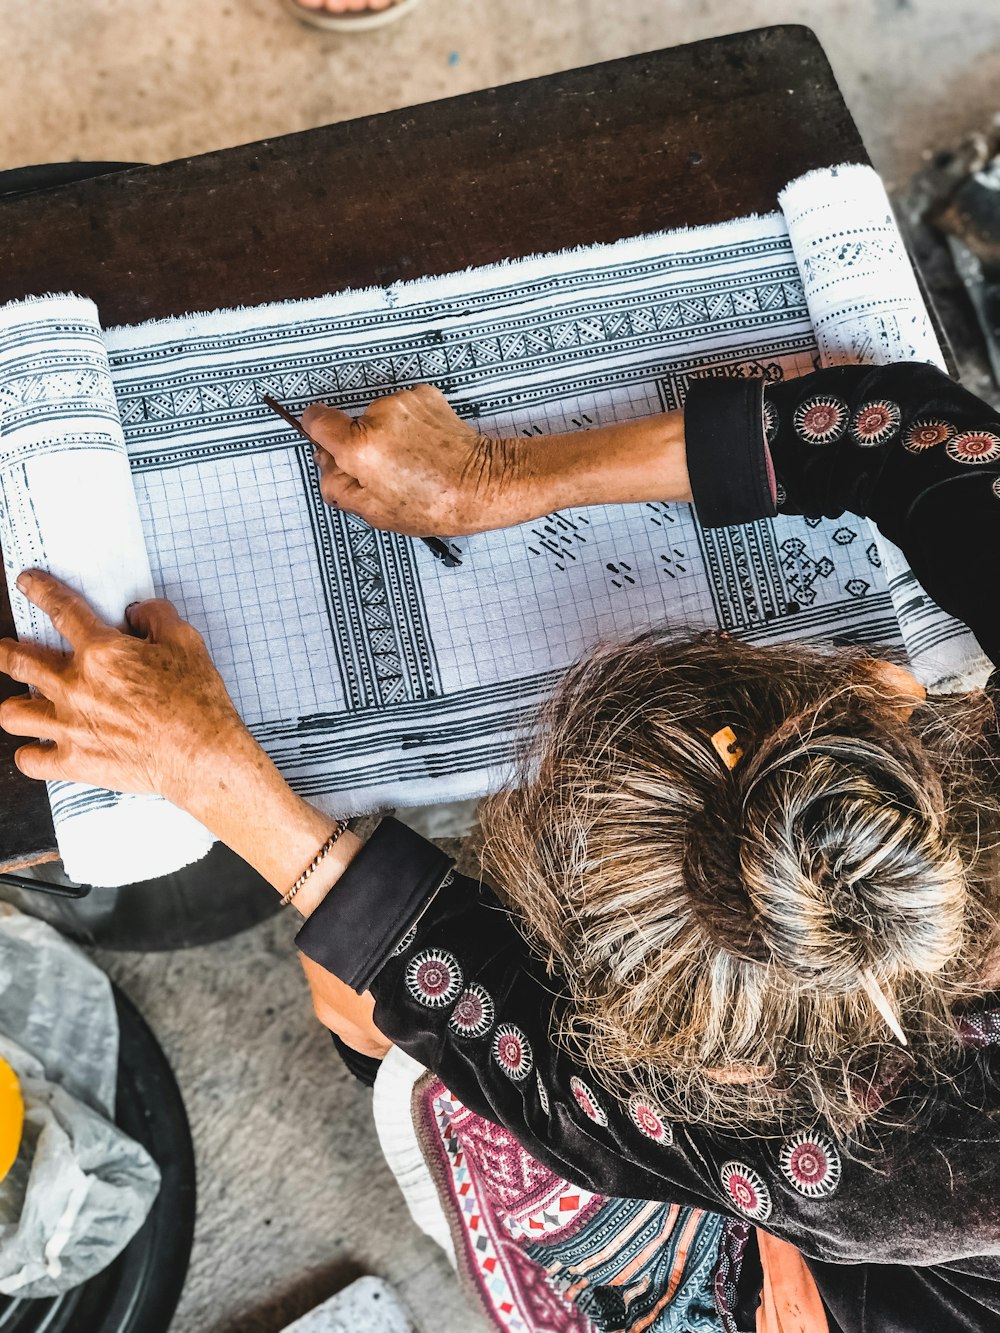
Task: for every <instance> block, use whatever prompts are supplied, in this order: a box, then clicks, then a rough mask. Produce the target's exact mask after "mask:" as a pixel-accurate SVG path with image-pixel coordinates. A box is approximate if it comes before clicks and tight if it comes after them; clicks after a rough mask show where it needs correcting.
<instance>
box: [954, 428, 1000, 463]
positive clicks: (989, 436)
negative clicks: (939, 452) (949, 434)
mask: <svg viewBox="0 0 1000 1333" xmlns="http://www.w3.org/2000/svg"><path fill="white" fill-rule="evenodd" d="M945 452H946V453H947V455H948V457H949V458H953V459H954V460H955V462H956V463H995V462H996V460H997V459H998V458H1000V435H994V434H993V432H992V431H991V430H967V431H963V432H962V434H961V435H956V436H955V438H954V439H953V440H949V441H948V448H947V450H946V451H945Z"/></svg>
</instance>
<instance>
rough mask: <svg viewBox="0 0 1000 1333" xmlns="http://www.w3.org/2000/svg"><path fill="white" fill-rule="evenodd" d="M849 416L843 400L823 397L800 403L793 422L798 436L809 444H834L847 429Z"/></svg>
mask: <svg viewBox="0 0 1000 1333" xmlns="http://www.w3.org/2000/svg"><path fill="white" fill-rule="evenodd" d="M847 416H848V413H847V404H846V403H845V402H844V401H843V400H842V399H840V398H834V397H832V396H831V395H821V396H820V397H818V398H807V399H806V401H805V402H804V403H800V404H799V406H798V407H797V408H796V409H795V416H794V418H793V421H794V423H795V431H796V434H797V435H799V436H801V438H802V439H803V440H805V441H806V442H807V444H834V443H835V442H836V441H837V440H839V439H840V437H841V436H842V435H843V433H844V431H845V430H846V429H847Z"/></svg>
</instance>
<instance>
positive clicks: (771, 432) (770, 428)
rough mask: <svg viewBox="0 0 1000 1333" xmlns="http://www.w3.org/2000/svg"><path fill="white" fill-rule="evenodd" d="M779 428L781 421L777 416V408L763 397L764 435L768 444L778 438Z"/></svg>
mask: <svg viewBox="0 0 1000 1333" xmlns="http://www.w3.org/2000/svg"><path fill="white" fill-rule="evenodd" d="M780 428H781V421H780V419H779V417H778V409H777V408H776V407H775V405H774V404H773V403H769V402H768V401H767V399H766V398H765V399H764V436H765V438H766V440H767V442H768V444H773V443H774V441H775V440H776V439H777V438H778V431H779V429H780Z"/></svg>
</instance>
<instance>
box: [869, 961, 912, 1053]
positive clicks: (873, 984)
mask: <svg viewBox="0 0 1000 1333" xmlns="http://www.w3.org/2000/svg"><path fill="white" fill-rule="evenodd" d="M861 984H862V985H863V986H864V988H865V990H866V991H867V992H868V998H869V1000H871V1002H872V1004H873V1005H874V1006H875V1008H876V1009H877V1010H878V1011H879V1013H880V1014H881V1015H882V1017H883V1019H884V1020H885V1025H886V1027H887V1028H888V1029H889V1030H890V1032H891V1033H892V1035H893V1036H894V1037H895V1038H896V1040H897V1041H898V1042H899V1044H900V1046H905V1045H907V1041H906V1033H905V1032H904V1031H903V1027H902V1024H901V1023H900V1021H899V1015H898V1014H897V1013H896V1011H895V1009H893V1007H892V1005H891V1004H890V1003H889V1001H888V1000H887V999H886V995H885V991H884V990H883V989H882V987H881V986H880V985H879V984H878V982H877V981H876V980H875V973H874V972H873V971H872V970H871V968H870V967H866V968H865V970H864V971H863V972H862V973H861Z"/></svg>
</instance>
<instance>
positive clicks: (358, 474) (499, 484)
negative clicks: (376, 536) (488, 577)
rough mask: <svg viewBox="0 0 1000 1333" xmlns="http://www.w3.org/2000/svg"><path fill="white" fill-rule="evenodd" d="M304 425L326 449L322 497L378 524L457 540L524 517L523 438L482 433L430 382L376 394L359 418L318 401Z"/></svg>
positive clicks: (320, 459)
mask: <svg viewBox="0 0 1000 1333" xmlns="http://www.w3.org/2000/svg"><path fill="white" fill-rule="evenodd" d="M302 424H303V425H304V426H305V428H306V430H307V431H308V432H309V434H310V435H311V436H312V438H313V439H314V440H315V441H316V443H317V444H318V445H319V446H320V448H319V449H318V450H317V451H316V461H317V464H318V466H319V469H320V475H321V479H322V483H321V484H322V490H323V498H324V499H325V500H326V502H327V503H328V504H331V505H336V506H337V507H338V508H340V509H346V510H348V511H349V512H350V513H352V514H357V515H359V517H361V518H363V519H364V520H365V521H366V522H367V523H370V524H371V525H372V526H373V527H376V528H385V529H387V530H389V531H392V532H402V533H405V534H407V535H409V536H412V537H434V536H445V537H458V536H462V535H464V534H466V533H470V532H483V531H485V530H486V529H487V528H499V527H504V526H506V525H507V524H508V523H512V522H520V521H521V518H522V516H523V515H522V510H523V502H522V496H521V489H522V485H523V483H524V481H525V478H524V476H523V469H522V467H521V460H522V451H521V450H520V448H519V442H518V441H517V440H493V439H488V438H487V437H486V436H483V435H480V434H479V432H478V431H477V430H475V429H473V427H472V426H469V425H466V423H465V422H464V421H462V420H461V419H460V418H459V417H458V416H456V415H455V413H454V412H453V411H452V409H451V408H450V407H449V406H448V402H447V400H446V399H445V396H444V394H443V393H441V392H440V390H438V389H435V388H433V387H432V386H431V385H429V384H421V385H418V386H417V387H416V388H414V389H406V390H404V391H403V392H401V393H394V394H391V395H390V396H388V397H386V398H378V399H376V400H375V402H374V403H372V405H371V406H370V407H369V408H368V410H367V412H365V413H364V415H363V416H361V417H358V418H357V420H354V419H352V418H351V417H349V416H348V415H347V413H346V412H340V411H338V410H337V409H336V408H332V407H324V406H323V405H322V404H320V403H314V404H313V406H312V407H310V408H308V409H307V410H306V412H305V413H304V414H303V417H302Z"/></svg>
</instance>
